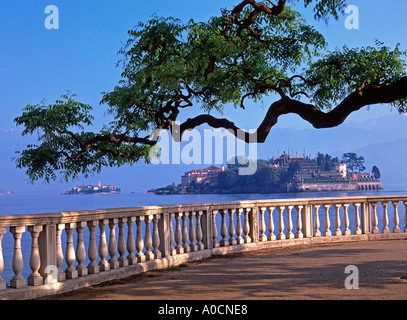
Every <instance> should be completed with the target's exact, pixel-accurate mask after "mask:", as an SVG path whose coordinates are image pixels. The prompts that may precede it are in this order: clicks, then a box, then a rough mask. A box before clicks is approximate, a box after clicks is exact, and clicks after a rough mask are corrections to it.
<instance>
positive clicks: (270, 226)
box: [267, 207, 276, 241]
mask: <svg viewBox="0 0 407 320" xmlns="http://www.w3.org/2000/svg"><path fill="white" fill-rule="evenodd" d="M267 210H268V212H269V223H268V229H269V232H270V234H269V235H268V237H267V240H268V241H273V240H276V236H275V235H274V219H273V211H274V207H269V208H268V209H267Z"/></svg>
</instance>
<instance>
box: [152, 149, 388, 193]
mask: <svg viewBox="0 0 407 320" xmlns="http://www.w3.org/2000/svg"><path fill="white" fill-rule="evenodd" d="M247 161H248V160H247V159H246V162H247ZM240 163H245V161H239V159H237V158H236V159H234V161H228V165H227V166H221V167H217V166H210V167H207V168H204V169H196V170H191V171H188V172H185V174H184V175H183V176H182V177H181V183H180V184H178V185H175V183H173V184H171V185H168V186H166V187H161V188H157V189H151V190H149V191H148V192H150V193H154V194H158V195H165V194H188V193H195V194H205V193H213V194H215V193H216V194H222V193H235V194H238V193H289V192H318V191H358V190H363V191H365V190H366V191H369V190H381V189H382V184H381V181H380V171H379V169H378V168H377V167H376V166H374V167H373V169H372V171H371V172H365V171H364V170H365V169H366V168H365V167H364V158H363V157H358V156H357V155H356V154H354V153H346V154H344V158H343V161H340V160H339V159H338V158H337V157H336V158H333V157H332V156H330V155H328V154H322V153H318V154H317V155H316V156H315V157H311V155H305V153H304V154H302V155H298V154H293V153H289V152H284V153H283V154H282V155H281V156H278V157H277V158H275V159H274V158H272V159H270V160H264V159H259V160H257V162H256V163H252V164H251V165H252V166H254V167H255V168H256V170H255V172H254V173H253V174H252V175H239V168H242V167H244V166H247V164H246V165H241V164H240Z"/></svg>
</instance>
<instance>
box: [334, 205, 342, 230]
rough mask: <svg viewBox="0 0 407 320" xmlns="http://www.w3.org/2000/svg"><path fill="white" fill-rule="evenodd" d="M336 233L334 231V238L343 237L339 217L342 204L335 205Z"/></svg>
mask: <svg viewBox="0 0 407 320" xmlns="http://www.w3.org/2000/svg"><path fill="white" fill-rule="evenodd" d="M334 206H335V231H334V236H341V235H342V231H341V229H339V227H340V226H341V217H340V215H339V210H340V209H341V205H340V204H335V205H334Z"/></svg>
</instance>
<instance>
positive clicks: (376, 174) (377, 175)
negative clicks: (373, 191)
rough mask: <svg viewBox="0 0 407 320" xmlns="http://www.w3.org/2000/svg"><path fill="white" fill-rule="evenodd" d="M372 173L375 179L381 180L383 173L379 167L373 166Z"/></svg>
mask: <svg viewBox="0 0 407 320" xmlns="http://www.w3.org/2000/svg"><path fill="white" fill-rule="evenodd" d="M372 175H373V178H374V179H375V180H379V179H380V177H381V173H380V170H379V168H378V167H376V166H373V168H372Z"/></svg>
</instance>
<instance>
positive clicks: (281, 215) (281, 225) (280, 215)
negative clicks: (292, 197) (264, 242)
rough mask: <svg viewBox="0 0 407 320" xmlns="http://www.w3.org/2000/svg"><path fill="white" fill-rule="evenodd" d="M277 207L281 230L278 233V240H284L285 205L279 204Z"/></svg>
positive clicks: (279, 228)
mask: <svg viewBox="0 0 407 320" xmlns="http://www.w3.org/2000/svg"><path fill="white" fill-rule="evenodd" d="M277 209H278V231H280V233H279V234H278V235H277V240H284V239H285V234H284V219H283V212H284V209H285V207H284V206H278V207H277Z"/></svg>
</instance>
